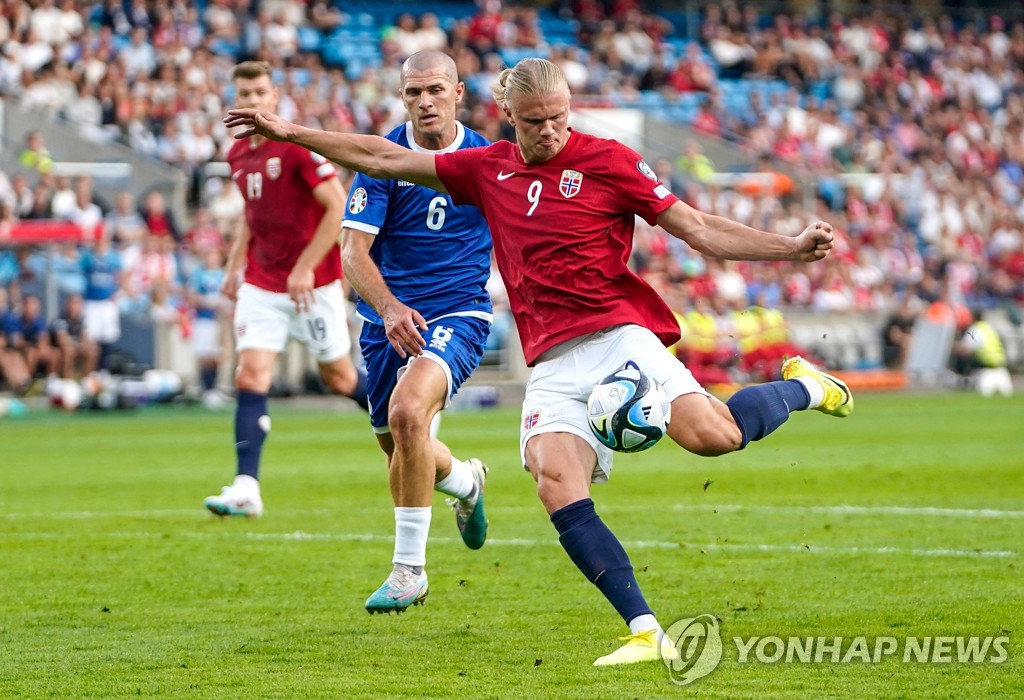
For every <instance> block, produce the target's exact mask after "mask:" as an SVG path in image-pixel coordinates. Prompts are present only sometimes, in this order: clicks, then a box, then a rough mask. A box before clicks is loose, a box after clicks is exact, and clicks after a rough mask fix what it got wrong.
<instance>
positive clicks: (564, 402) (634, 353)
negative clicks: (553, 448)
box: [519, 324, 708, 483]
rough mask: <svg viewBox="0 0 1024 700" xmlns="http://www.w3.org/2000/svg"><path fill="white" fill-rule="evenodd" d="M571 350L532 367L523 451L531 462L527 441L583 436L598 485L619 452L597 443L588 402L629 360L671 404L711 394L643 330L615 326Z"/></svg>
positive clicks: (558, 350)
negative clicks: (545, 435) (658, 386)
mask: <svg viewBox="0 0 1024 700" xmlns="http://www.w3.org/2000/svg"><path fill="white" fill-rule="evenodd" d="M563 345H564V347H565V348H566V349H565V350H562V348H561V347H556V348H553V350H549V351H548V353H545V356H547V355H551V357H550V359H544V360H543V361H541V362H539V363H538V364H537V365H536V366H534V368H533V374H531V375H530V381H529V382H528V383H527V385H526V398H524V399H523V416H522V423H521V424H520V433H519V453H520V456H521V457H522V459H523V466H524V468H527V469H528V468H529V467H528V465H527V464H526V443H527V442H529V440H530V438H532V437H533V436H535V435H540V434H541V433H571V434H572V435H576V436H578V437H580V438H583V439H584V440H585V441H586V442H587V444H588V445H590V447H591V448H592V449H593V450H594V452H595V453H596V454H597V467H596V468H595V469H594V473H593V475H592V476H591V481H593V482H594V483H603V482H605V481H608V477H609V476H610V475H611V470H612V456H613V455H614V454H615V453H614V452H612V450H610V449H608V448H607V447H605V446H604V445H602V444H601V443H600V441H598V439H597V437H596V436H595V435H594V433H593V431H591V429H590V423H589V422H588V421H587V399H588V398H589V397H590V392H591V390H592V389H593V388H594V386H595V385H596V384H597V383H598V382H599V381H601V380H602V379H604V378H605V377H607V376H608V375H609V374H611V373H612V372H614V371H615V370H617V369H619V368H620V367H622V366H623V365H624V364H625V363H626V362H627V361H629V360H633V361H634V362H636V363H637V365H639V366H640V369H641V370H643V371H644V372H645V373H646V374H647V375H649V376H650V377H652V378H654V379H655V380H656V381H657V382H658V383H659V384H661V385H662V386H663V387H664V388H665V391H666V392H667V393H668V397H669V399H670V400H675V398H676V397H677V396H682V395H683V394H694V393H700V394H707V393H708V392H707V391H705V390H704V388H703V387H702V386H701V385H700V384H699V383H697V380H696V379H694V378H693V375H692V374H691V373H690V370H688V369H687V368H686V365H684V364H683V363H682V362H680V361H679V360H678V359H676V357H675V356H674V355H673V354H672V353H671V352H669V351H668V349H667V348H666V347H665V346H664V345H662V344H661V341H660V340H658V337H657V336H656V335H654V333H652V332H651V331H649V330H648V329H646V328H643V327H641V326H636V325H632V324H630V325H622V326H614V327H612V328H608V329H606V330H603V331H598V332H597V333H593V334H590V335H588V336H586V337H585V338H583V339H582V341H581V339H576V340H570V341H567V342H566V343H564V344H563Z"/></svg>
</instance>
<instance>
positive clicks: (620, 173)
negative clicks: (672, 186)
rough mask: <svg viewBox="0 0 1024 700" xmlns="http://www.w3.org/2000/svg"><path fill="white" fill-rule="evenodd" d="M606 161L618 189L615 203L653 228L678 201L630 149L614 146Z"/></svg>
mask: <svg viewBox="0 0 1024 700" xmlns="http://www.w3.org/2000/svg"><path fill="white" fill-rule="evenodd" d="M611 156H612V157H611V158H610V164H611V168H612V172H613V174H614V176H615V179H616V181H618V182H620V183H621V184H622V186H621V187H620V188H618V190H617V192H618V193H619V198H620V199H619V203H620V204H621V205H622V206H623V207H624V208H625V210H626V211H631V212H633V213H634V214H636V215H637V216H639V217H640V218H641V219H643V220H644V221H646V222H647V223H649V224H650V225H651V226H654V225H655V224H656V222H657V219H658V217H659V216H660V215H661V213H662V212H663V211H665V210H666V209H668V208H669V207H670V206H672V205H673V204H675V203H676V202H678V201H679V198H678V197H676V196H675V195H674V194H672V192H671V191H669V189H668V187H666V186H665V184H664V183H663V182H661V181H660V180H659V179H658V176H657V175H656V174H655V173H654V170H653V169H652V168H651V166H649V165H648V164H647V163H646V162H645V161H644V159H643V157H642V156H641V155H640V154H639V153H637V152H636V151H634V150H633V149H631V148H628V147H626V146H623V145H622V144H620V143H615V144H614V148H613V150H612V154H611Z"/></svg>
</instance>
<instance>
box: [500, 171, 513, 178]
mask: <svg viewBox="0 0 1024 700" xmlns="http://www.w3.org/2000/svg"><path fill="white" fill-rule="evenodd" d="M515 174H516V171H515V170H513V171H512V172H510V173H508V174H507V175H506V174H505V171H504V170H503V171H501V172H499V173H498V179H499V180H507V179H509V178H510V177H512V176H513V175H515Z"/></svg>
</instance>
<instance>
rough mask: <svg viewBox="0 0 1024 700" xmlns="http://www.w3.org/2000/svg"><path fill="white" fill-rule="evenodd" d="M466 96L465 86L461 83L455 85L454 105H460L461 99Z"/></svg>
mask: <svg viewBox="0 0 1024 700" xmlns="http://www.w3.org/2000/svg"><path fill="white" fill-rule="evenodd" d="M465 94H466V84H465V83H463V82H458V83H455V104H462V98H463V96H464V95H465Z"/></svg>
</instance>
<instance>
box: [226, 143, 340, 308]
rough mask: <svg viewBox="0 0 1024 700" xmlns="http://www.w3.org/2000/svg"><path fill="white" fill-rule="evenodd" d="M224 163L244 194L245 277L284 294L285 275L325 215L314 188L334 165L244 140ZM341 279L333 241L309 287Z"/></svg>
mask: <svg viewBox="0 0 1024 700" xmlns="http://www.w3.org/2000/svg"><path fill="white" fill-rule="evenodd" d="M228 164H229V165H230V166H231V178H232V179H233V180H234V181H235V184H236V185H238V189H240V190H241V191H242V197H244V198H245V221H246V223H247V224H249V251H248V257H247V259H246V266H245V281H246V282H248V283H249V284H253V285H256V286H257V287H260V288H261V289H266V290H268V291H271V292H287V291H288V285H287V284H286V281H287V279H288V274H289V273H290V272H291V271H292V267H294V266H295V261H296V260H298V259H299V255H301V254H302V251H303V250H304V249H305V248H306V246H307V245H308V244H309V241H310V240H311V239H312V238H313V234H314V233H316V227H317V226H318V225H319V224H320V219H321V218H323V215H324V207H323V206H322V205H321V204H320V202H318V201H317V200H316V197H314V196H313V189H314V188H315V187H316V186H317V185H319V184H320V183H321V182H325V181H327V180H330V179H331V178H333V177H337V175H336V173H335V171H334V166H333V165H332V164H331V163H330V162H328V161H327V159H326V158H324V157H323V156H321V155H318V154H316V153H311V152H310V151H307V150H306V149H305V148H302V147H301V146H296V145H295V144H292V143H280V142H278V141H264V142H263V143H261V144H260V145H258V146H256V147H255V148H254V147H252V143H251V141H250V140H249V139H245V140H243V141H239V142H238V143H236V144H235V145H234V146H232V147H231V150H230V151H229V152H228ZM340 277H341V255H340V253H339V251H338V247H337V246H336V245H335V246H334V247H333V248H332V249H331V251H330V252H329V253H327V255H326V256H324V259H323V260H322V261H321V262H320V264H319V265H318V266H317V268H316V271H315V272H314V285H315V286H317V287H322V286H324V285H325V284H330V283H331V282H333V281H335V280H337V279H339V278H340Z"/></svg>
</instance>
